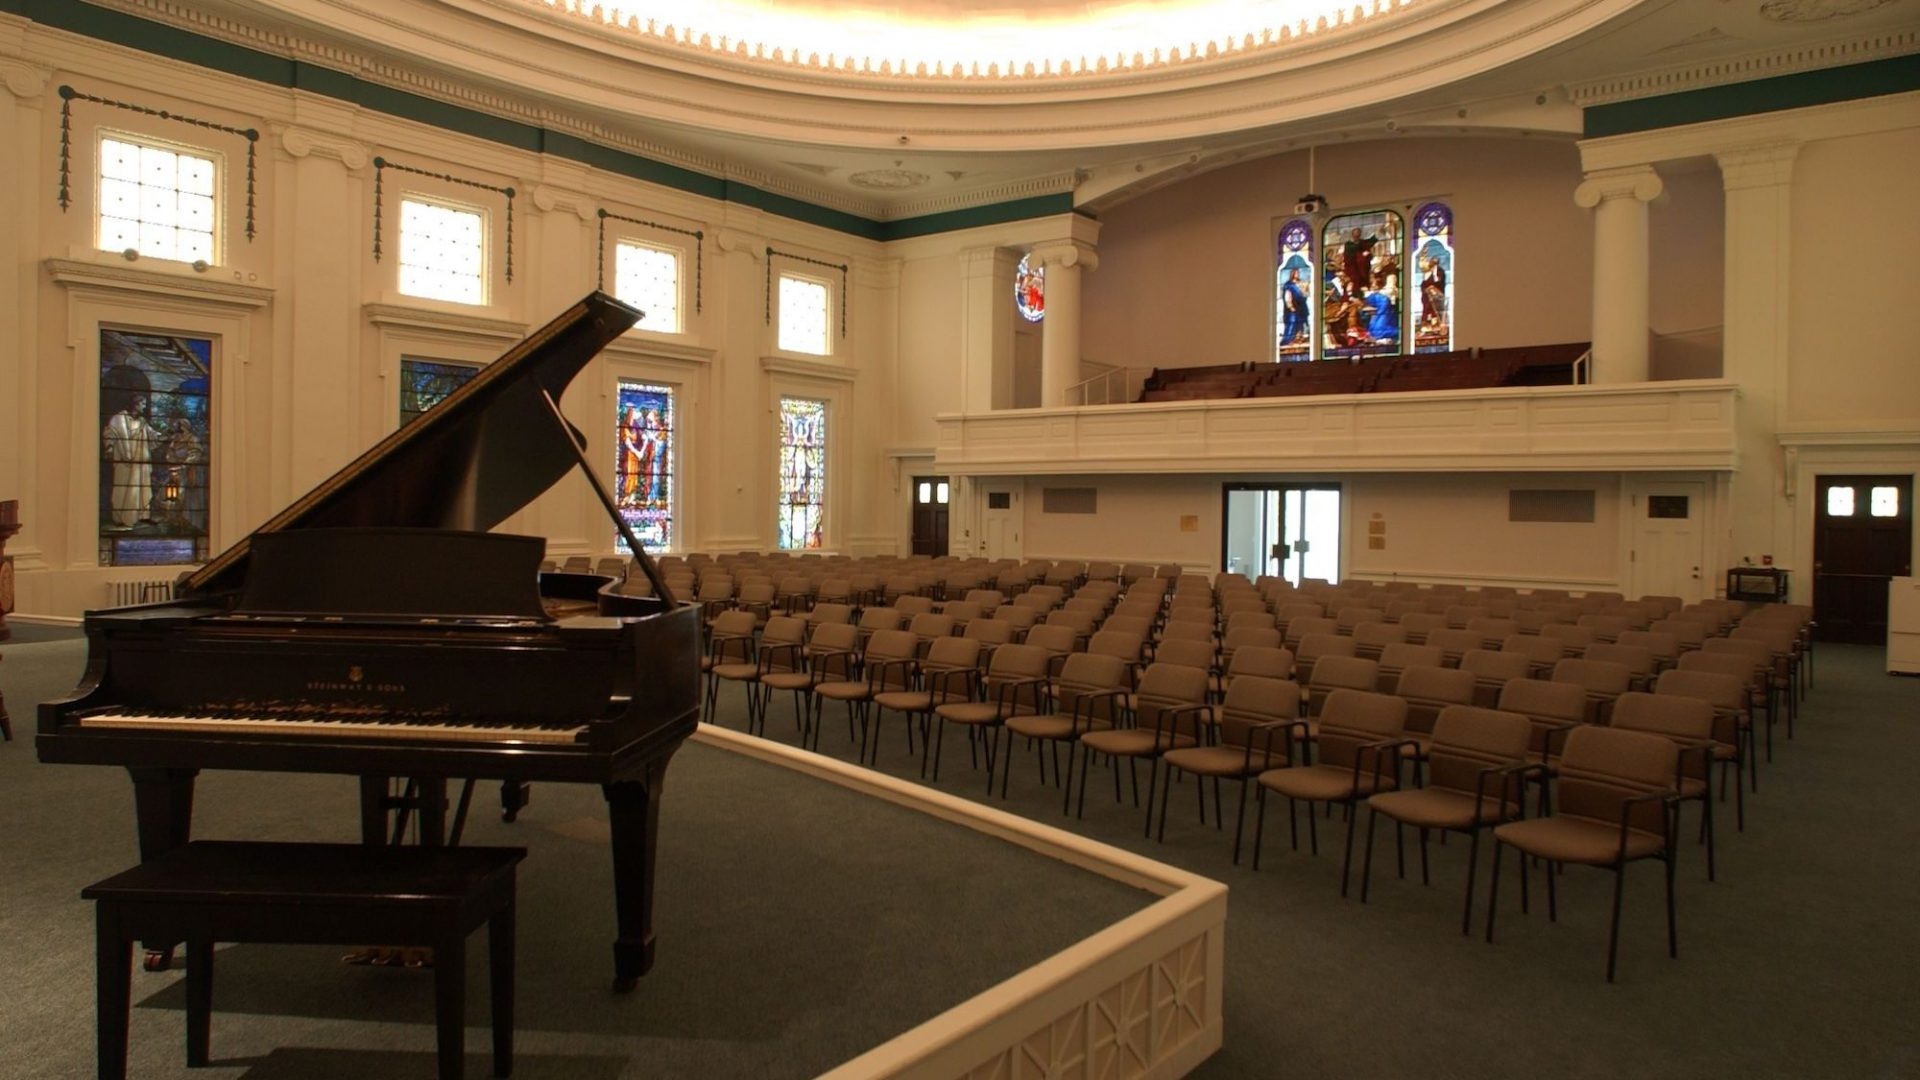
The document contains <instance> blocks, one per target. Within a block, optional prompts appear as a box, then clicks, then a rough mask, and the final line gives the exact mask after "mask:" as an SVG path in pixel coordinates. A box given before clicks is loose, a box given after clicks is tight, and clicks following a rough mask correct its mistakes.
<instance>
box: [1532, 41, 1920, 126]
mask: <svg viewBox="0 0 1920 1080" xmlns="http://www.w3.org/2000/svg"><path fill="white" fill-rule="evenodd" d="M1913 52H1920V28H1909V29H1904V30H1888V31H1883V32H1881V33H1877V34H1868V35H1865V36H1856V37H1848V38H1838V39H1833V40H1828V41H1822V42H1815V43H1812V44H1808V45H1800V46H1795V47H1794V48H1791V49H1771V50H1768V51H1766V52H1756V53H1749V54H1747V55H1745V56H1734V57H1727V58H1724V59H1719V60H1707V61H1701V62H1698V63H1690V64H1675V65H1672V66H1669V67H1663V68H1654V69H1652V70H1649V71H1639V72H1634V73H1632V74H1630V75H1620V76H1615V77H1611V78H1606V79H1594V80H1591V81H1588V82H1578V83H1569V84H1568V85H1567V93H1568V95H1569V96H1570V97H1572V99H1573V102H1574V104H1576V105H1579V106H1581V107H1582V108H1588V107H1591V106H1594V105H1606V104H1610V103H1612V102H1616V101H1627V100H1630V99H1633V98H1642V97H1654V96H1656V95H1660V94H1672V93H1676V92H1679V91H1684V90H1697V89H1700V88H1702V87H1707V86H1724V85H1726V84H1728V83H1737V82H1751V81H1752V80H1754V79H1765V78H1769V77H1771V76H1775V75H1792V74H1795V73H1798V72H1802V71H1815V70H1818V69H1820V68H1828V67H1837V66H1839V65H1843V64H1858V63H1863V62H1865V61H1868V60H1882V59H1886V58H1888V57H1894V56H1905V55H1907V54H1909V53H1913Z"/></svg>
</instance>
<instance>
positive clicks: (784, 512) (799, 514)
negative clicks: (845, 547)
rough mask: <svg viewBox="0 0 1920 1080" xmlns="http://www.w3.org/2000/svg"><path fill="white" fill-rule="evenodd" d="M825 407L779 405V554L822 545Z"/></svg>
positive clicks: (803, 401)
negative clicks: (780, 551)
mask: <svg viewBox="0 0 1920 1080" xmlns="http://www.w3.org/2000/svg"><path fill="white" fill-rule="evenodd" d="M826 493H827V403H826V402H824V401H814V400H811V399H809V398H785V397H783V398H781V399H780V506H779V513H780V523H779V536H778V538H777V540H778V543H779V545H780V548H781V550H783V551H791V550H794V549H796V548H817V547H820V546H822V544H824V543H825V539H824V536H823V529H824V526H825V520H826V512H827V494H826Z"/></svg>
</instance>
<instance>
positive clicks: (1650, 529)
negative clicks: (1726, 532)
mask: <svg viewBox="0 0 1920 1080" xmlns="http://www.w3.org/2000/svg"><path fill="white" fill-rule="evenodd" d="M1628 493H1629V498H1628V513H1630V514H1631V515H1632V516H1633V548H1632V550H1631V551H1630V552H1629V553H1628V566H1629V573H1628V575H1627V578H1628V585H1629V591H1628V596H1630V597H1632V598H1634V599H1638V598H1639V597H1642V596H1677V597H1679V598H1680V599H1682V600H1685V601H1686V602H1687V603H1689V604H1691V603H1693V602H1694V601H1696V600H1702V599H1705V598H1706V596H1707V594H1708V592H1709V591H1710V588H1709V586H1708V584H1707V576H1706V567H1705V566H1704V565H1703V564H1704V563H1705V562H1706V554H1707V530H1706V527H1705V520H1704V517H1705V514H1706V508H1707V507H1706V499H1707V486H1706V485H1705V484H1704V483H1700V482H1698V481H1661V482H1652V481H1649V482H1645V483H1640V484H1635V485H1633V486H1632V487H1631V488H1629V489H1628Z"/></svg>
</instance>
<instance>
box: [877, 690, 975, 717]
mask: <svg viewBox="0 0 1920 1080" xmlns="http://www.w3.org/2000/svg"><path fill="white" fill-rule="evenodd" d="M965 700H967V698H966V695H965V694H956V693H950V692H948V691H945V690H942V691H940V692H938V693H935V692H934V691H932V690H888V691H887V692H886V693H884V694H875V695H873V703H874V704H875V705H878V706H880V707H881V708H883V709H889V710H891V711H893V712H906V713H915V712H926V711H928V710H929V709H932V708H934V707H935V706H939V705H947V704H958V703H960V702H963V701H965Z"/></svg>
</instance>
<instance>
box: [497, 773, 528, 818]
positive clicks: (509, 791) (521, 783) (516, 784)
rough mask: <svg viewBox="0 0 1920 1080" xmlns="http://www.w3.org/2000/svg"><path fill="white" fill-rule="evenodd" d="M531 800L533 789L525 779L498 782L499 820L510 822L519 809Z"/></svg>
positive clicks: (518, 812)
mask: <svg viewBox="0 0 1920 1080" xmlns="http://www.w3.org/2000/svg"><path fill="white" fill-rule="evenodd" d="M532 800H533V789H532V787H530V786H529V785H528V784H527V782H526V781H525V780H502V781H501V782H500V820H501V821H504V822H507V823H508V824H512V823H513V821H514V820H515V819H516V818H518V817H519V816H520V811H521V810H523V809H525V808H526V805H527V803H529V802H531V801H532Z"/></svg>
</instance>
